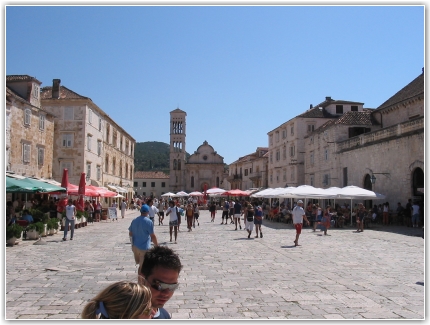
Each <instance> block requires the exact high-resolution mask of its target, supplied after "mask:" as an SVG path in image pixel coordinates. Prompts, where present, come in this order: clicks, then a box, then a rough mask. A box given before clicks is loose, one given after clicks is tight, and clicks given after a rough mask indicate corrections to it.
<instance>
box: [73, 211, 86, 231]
mask: <svg viewBox="0 0 430 325" xmlns="http://www.w3.org/2000/svg"><path fill="white" fill-rule="evenodd" d="M83 216H84V214H83V212H82V211H76V222H75V229H77V228H81V222H82V217H83Z"/></svg>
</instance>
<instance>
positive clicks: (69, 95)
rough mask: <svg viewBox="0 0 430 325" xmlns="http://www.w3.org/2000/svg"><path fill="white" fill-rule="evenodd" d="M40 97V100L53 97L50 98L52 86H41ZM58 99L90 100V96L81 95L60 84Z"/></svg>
mask: <svg viewBox="0 0 430 325" xmlns="http://www.w3.org/2000/svg"><path fill="white" fill-rule="evenodd" d="M40 97H41V99H42V100H43V99H53V98H52V86H48V87H43V88H42V89H41V94H40ZM54 99H55V98H54ZM60 99H88V100H90V101H92V100H91V98H89V97H85V96H81V95H79V94H78V93H75V92H74V91H73V90H70V89H68V88H67V87H64V86H60Z"/></svg>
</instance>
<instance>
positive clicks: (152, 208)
mask: <svg viewBox="0 0 430 325" xmlns="http://www.w3.org/2000/svg"><path fill="white" fill-rule="evenodd" d="M146 204H147V205H148V206H149V219H151V221H152V223H154V224H155V221H154V220H155V214H157V215H158V209H157V208H156V207H155V206H154V202H153V200H152V199H148V201H146Z"/></svg>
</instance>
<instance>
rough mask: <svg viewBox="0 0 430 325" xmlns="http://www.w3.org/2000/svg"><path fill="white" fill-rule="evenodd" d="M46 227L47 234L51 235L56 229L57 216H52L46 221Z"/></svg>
mask: <svg viewBox="0 0 430 325" xmlns="http://www.w3.org/2000/svg"><path fill="white" fill-rule="evenodd" d="M46 228H47V230H48V234H49V235H53V234H55V230H57V229H58V221H57V218H52V219H50V220H48V223H47V225H46Z"/></svg>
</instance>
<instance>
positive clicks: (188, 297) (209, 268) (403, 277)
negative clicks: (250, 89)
mask: <svg viewBox="0 0 430 325" xmlns="http://www.w3.org/2000/svg"><path fill="white" fill-rule="evenodd" d="M137 215H138V213H137V211H130V210H129V211H127V214H126V218H125V219H120V220H119V221H118V222H109V221H102V222H100V223H94V224H90V225H88V226H87V227H83V228H80V229H77V230H75V236H74V240H73V241H66V242H63V241H62V240H61V238H62V233H61V232H58V233H57V234H55V235H53V236H48V237H44V238H43V239H42V240H43V241H44V242H45V245H35V244H34V243H35V241H30V240H29V241H22V240H20V243H19V244H18V245H15V246H14V247H6V250H5V251H6V319H39V318H42V319H77V318H80V312H81V311H82V309H83V307H84V305H85V303H86V302H87V300H88V299H90V298H91V297H93V296H95V295H96V294H97V293H98V292H99V291H100V290H101V289H103V288H104V287H106V286H107V285H108V284H110V283H112V282H115V281H119V280H124V279H128V280H135V279H136V277H137V268H136V267H135V265H134V259H133V254H132V252H131V247H130V242H129V238H128V230H127V229H128V226H129V225H130V222H131V220H132V219H133V218H134V217H135V216H137ZM220 217H221V212H220V211H218V212H217V215H216V218H215V222H214V223H211V222H210V216H209V212H208V211H201V215H200V226H198V227H197V226H196V228H195V229H193V231H192V232H188V231H187V229H186V225H185V224H182V225H181V227H180V228H181V231H180V232H179V234H178V244H176V245H175V244H172V243H170V242H169V233H168V232H169V228H168V226H167V225H162V226H158V223H157V224H156V225H155V233H156V235H157V238H158V242H159V243H160V244H161V245H168V246H169V247H171V248H173V249H174V250H175V251H176V252H177V253H178V254H179V256H180V257H181V261H182V263H183V265H184V268H183V270H182V272H181V274H180V277H179V279H180V283H181V285H180V287H179V289H178V290H177V291H176V293H175V294H174V295H173V297H172V298H171V299H170V301H169V302H168V303H167V304H166V305H165V308H166V309H167V310H168V311H169V312H170V313H171V314H172V318H173V319H259V320H263V319H363V318H364V319H424V286H423V283H424V240H423V238H422V237H421V235H422V233H423V229H417V228H406V227H395V226H388V227H385V229H384V228H383V227H382V226H381V225H374V226H373V225H372V227H373V228H371V229H366V230H365V231H364V232H363V233H355V232H354V230H355V229H354V228H350V227H346V228H343V229H329V232H328V233H329V234H330V236H322V235H321V233H320V232H319V231H318V230H317V232H315V233H313V232H312V230H311V229H310V228H309V227H306V228H304V229H303V230H302V235H301V236H300V240H299V243H300V244H301V245H302V246H299V247H295V246H294V243H293V240H294V236H295V230H294V228H293V227H292V226H291V225H286V224H280V223H276V222H270V221H267V220H263V227H262V230H263V234H264V237H263V238H253V237H254V235H253V236H252V237H251V238H250V239H248V238H247V233H246V231H244V230H237V231H235V230H234V225H230V224H228V225H220V221H221V219H220Z"/></svg>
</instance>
